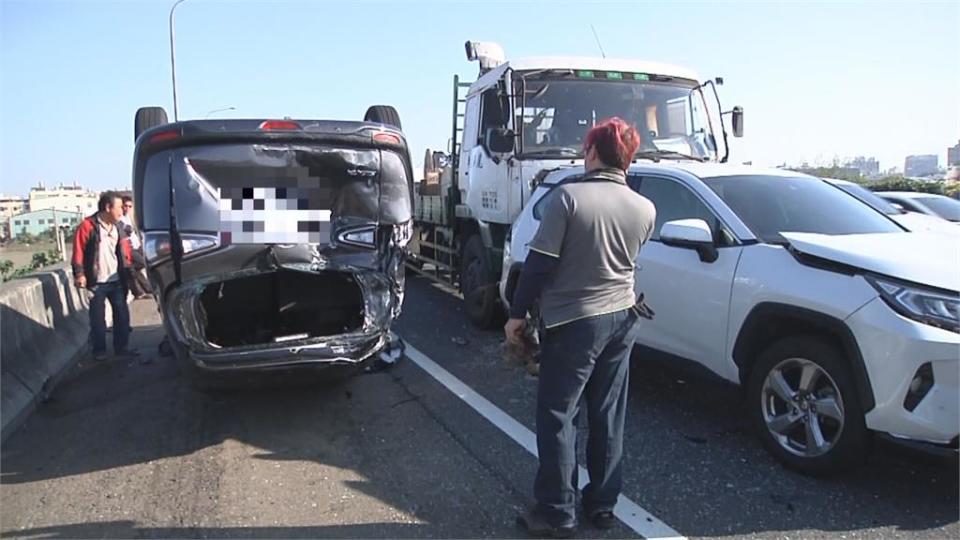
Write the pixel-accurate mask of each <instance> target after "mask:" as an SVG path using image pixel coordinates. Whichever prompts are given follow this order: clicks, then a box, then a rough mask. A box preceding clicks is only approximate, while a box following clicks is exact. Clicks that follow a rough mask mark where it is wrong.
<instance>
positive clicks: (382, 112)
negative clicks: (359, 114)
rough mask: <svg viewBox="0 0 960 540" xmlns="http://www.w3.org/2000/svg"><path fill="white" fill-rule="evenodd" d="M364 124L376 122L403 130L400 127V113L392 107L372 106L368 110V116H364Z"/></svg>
mask: <svg viewBox="0 0 960 540" xmlns="http://www.w3.org/2000/svg"><path fill="white" fill-rule="evenodd" d="M363 121H364V122H376V123H378V124H386V125H388V126H393V127H395V128H397V129H401V130H402V129H403V127H402V126H401V125H400V113H398V112H397V110H396V109H394V108H393V107H391V106H390V105H371V106H370V108H369V109H367V114H365V115H363Z"/></svg>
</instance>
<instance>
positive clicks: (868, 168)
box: [844, 156, 880, 178]
mask: <svg viewBox="0 0 960 540" xmlns="http://www.w3.org/2000/svg"><path fill="white" fill-rule="evenodd" d="M844 167H850V168H854V169H857V170H858V171H860V176H863V177H865V178H876V177H877V176H880V162H879V161H877V160H876V158H872V157H870V158H867V157H863V156H858V157H857V158H855V159H852V160H850V161H848V162H847V163H846V165H844Z"/></svg>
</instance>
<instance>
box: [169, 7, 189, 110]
mask: <svg viewBox="0 0 960 540" xmlns="http://www.w3.org/2000/svg"><path fill="white" fill-rule="evenodd" d="M185 1H186V0H177V1H176V2H174V3H173V7H171V8H170V77H171V79H173V121H174V122H178V121H179V120H180V107H179V106H178V104H177V57H176V47H175V46H174V42H173V12H174V10H176V9H177V6H179V5H180V4H182V3H183V2H185Z"/></svg>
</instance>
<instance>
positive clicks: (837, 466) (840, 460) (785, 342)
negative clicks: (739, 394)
mask: <svg viewBox="0 0 960 540" xmlns="http://www.w3.org/2000/svg"><path fill="white" fill-rule="evenodd" d="M747 405H748V410H749V414H750V420H751V423H752V424H753V426H754V428H755V429H756V431H757V434H758V435H759V437H760V439H761V441H762V442H763V445H764V447H765V448H766V449H767V451H768V452H770V453H771V454H772V455H773V456H774V457H775V458H776V459H777V460H779V461H780V462H781V463H783V464H784V465H786V466H787V467H789V468H791V469H794V470H797V471H799V472H801V473H805V474H809V475H813V476H821V475H827V474H832V473H837V472H840V471H843V470H850V469H851V468H852V467H854V466H857V465H860V464H862V463H863V461H864V459H865V458H866V455H867V451H868V447H869V432H868V431H867V428H866V423H865V421H864V415H863V407H862V406H861V404H860V400H859V398H858V397H857V391H856V386H855V385H854V380H853V373H852V371H851V369H850V367H849V364H848V362H847V361H846V360H845V358H844V357H843V354H842V352H841V351H840V350H839V349H838V348H837V347H836V346H834V345H833V344H832V343H831V342H829V341H828V340H825V339H822V338H820V337H818V336H815V335H799V336H791V337H787V338H784V339H781V340H780V341H777V342H775V343H774V344H773V345H771V346H769V347H767V348H766V349H765V350H764V351H763V352H761V353H760V355H759V356H758V357H757V362H756V364H754V366H753V369H752V371H751V372H750V378H749V379H748V383H747Z"/></svg>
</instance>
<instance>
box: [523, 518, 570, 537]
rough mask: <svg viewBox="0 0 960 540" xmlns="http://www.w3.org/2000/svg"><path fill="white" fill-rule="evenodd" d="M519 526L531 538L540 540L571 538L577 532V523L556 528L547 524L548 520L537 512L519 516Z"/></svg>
mask: <svg viewBox="0 0 960 540" xmlns="http://www.w3.org/2000/svg"><path fill="white" fill-rule="evenodd" d="M517 525H519V526H521V527H523V528H524V529H525V530H526V531H527V534H529V535H530V536H535V537H538V538H570V537H571V536H573V535H574V534H576V532H577V524H576V523H574V524H572V525H566V526H563V527H554V526H553V525H550V524H549V523H547V520H545V519H543V518H542V517H541V516H539V515H537V513H536V512H528V513H526V514H523V515H521V516H517Z"/></svg>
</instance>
